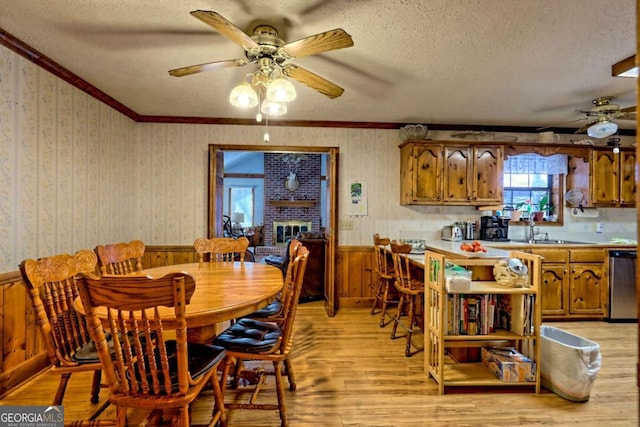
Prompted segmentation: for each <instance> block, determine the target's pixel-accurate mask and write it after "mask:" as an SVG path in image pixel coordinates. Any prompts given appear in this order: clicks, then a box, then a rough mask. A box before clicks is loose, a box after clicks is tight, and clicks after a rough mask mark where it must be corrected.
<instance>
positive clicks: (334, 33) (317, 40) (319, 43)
mask: <svg viewBox="0 0 640 427" xmlns="http://www.w3.org/2000/svg"><path fill="white" fill-rule="evenodd" d="M351 46H353V39H352V38H351V36H350V35H349V34H347V32H346V31H344V30H343V29H342V28H336V29H334V30H330V31H325V32H324V33H319V34H315V35H313V36H309V37H305V38H303V39H300V40H296V41H294V42H291V43H287V44H285V45H284V46H282V47H281V48H280V49H278V53H280V54H281V55H282V56H284V57H287V58H289V59H293V58H301V57H303V56H309V55H315V54H318V53H322V52H327V51H329V50H335V49H343V48H345V47H351Z"/></svg>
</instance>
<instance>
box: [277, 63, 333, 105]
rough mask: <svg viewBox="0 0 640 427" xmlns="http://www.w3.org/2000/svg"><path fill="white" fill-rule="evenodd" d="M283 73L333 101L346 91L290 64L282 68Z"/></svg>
mask: <svg viewBox="0 0 640 427" xmlns="http://www.w3.org/2000/svg"><path fill="white" fill-rule="evenodd" d="M282 72H283V73H284V74H285V75H286V76H288V77H291V78H292V79H295V80H297V81H299V82H300V83H302V84H304V85H307V86H309V87H310V88H312V89H315V90H317V91H318V92H320V93H321V94H323V95H326V96H328V97H329V98H331V99H334V98H337V97H339V96H340V95H342V93H343V92H344V89H343V88H341V87H340V86H338V85H336V84H335V83H331V82H330V81H329V80H327V79H325V78H323V77H320V76H319V75H317V74H314V73H312V72H311V71H309V70H305V69H304V68H301V67H298V66H297V65H293V64H289V65H286V66H285V67H283V68H282Z"/></svg>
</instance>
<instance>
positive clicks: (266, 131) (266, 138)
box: [263, 114, 269, 143]
mask: <svg viewBox="0 0 640 427" xmlns="http://www.w3.org/2000/svg"><path fill="white" fill-rule="evenodd" d="M263 141H264V142H265V143H267V142H269V115H268V114H265V121H264V137H263Z"/></svg>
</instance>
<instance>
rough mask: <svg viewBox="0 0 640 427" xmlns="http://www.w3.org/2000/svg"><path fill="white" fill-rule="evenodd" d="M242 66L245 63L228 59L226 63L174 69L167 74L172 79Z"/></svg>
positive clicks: (208, 63)
mask: <svg viewBox="0 0 640 427" xmlns="http://www.w3.org/2000/svg"><path fill="white" fill-rule="evenodd" d="M244 65H247V61H244V60H242V59H228V60H226V61H216V62H207V63H205V64H198V65H190V66H188V67H182V68H176V69H174V70H169V74H171V75H172V76H174V77H182V76H188V75H190V74H196V73H201V72H203V71H211V70H217V69H218V68H230V67H242V66H244Z"/></svg>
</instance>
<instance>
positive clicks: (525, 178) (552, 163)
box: [504, 153, 568, 213]
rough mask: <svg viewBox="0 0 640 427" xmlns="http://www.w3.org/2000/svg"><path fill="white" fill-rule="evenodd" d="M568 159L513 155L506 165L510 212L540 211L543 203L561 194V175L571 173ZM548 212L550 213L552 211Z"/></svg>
mask: <svg viewBox="0 0 640 427" xmlns="http://www.w3.org/2000/svg"><path fill="white" fill-rule="evenodd" d="M567 163H568V160H567V156H566V155H565V154H556V155H553V156H541V155H538V154H533V153H531V154H520V155H517V156H510V157H509V158H507V159H506V160H505V162H504V208H505V209H506V210H517V209H520V210H527V209H526V204H530V205H531V210H532V211H538V210H539V204H540V200H542V199H544V198H546V200H548V201H551V200H553V195H554V192H555V193H556V194H557V193H558V189H557V188H556V187H557V184H556V183H557V182H559V181H560V180H558V179H554V178H555V177H557V176H558V175H566V174H567V171H568V169H567V167H568V166H567ZM546 213H549V212H548V210H547V212H546Z"/></svg>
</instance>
